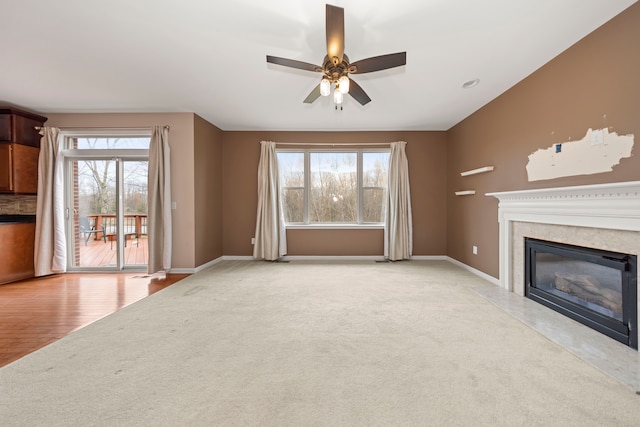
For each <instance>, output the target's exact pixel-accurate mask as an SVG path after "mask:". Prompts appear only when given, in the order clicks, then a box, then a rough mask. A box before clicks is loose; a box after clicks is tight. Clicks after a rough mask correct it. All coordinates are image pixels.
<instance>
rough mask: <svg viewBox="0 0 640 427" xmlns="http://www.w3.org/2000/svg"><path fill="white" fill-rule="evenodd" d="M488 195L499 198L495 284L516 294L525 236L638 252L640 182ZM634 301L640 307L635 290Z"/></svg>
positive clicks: (639, 316) (522, 284) (521, 283)
mask: <svg viewBox="0 0 640 427" xmlns="http://www.w3.org/2000/svg"><path fill="white" fill-rule="evenodd" d="M487 196H492V197H495V198H497V199H498V200H499V204H498V223H499V224H498V225H499V242H498V243H499V282H500V286H501V287H502V288H504V289H505V290H507V291H510V292H513V293H515V294H517V295H521V296H523V297H525V293H526V278H525V273H526V271H525V258H526V256H525V243H524V241H525V238H526V237H530V238H534V239H538V240H547V241H553V242H560V243H564V244H567V245H573V246H579V247H583V248H587V247H588V248H600V249H602V250H604V251H609V252H617V253H620V254H629V255H631V256H636V259H637V257H640V181H632V182H618V183H610V184H596V185H584V186H575V187H557V188H544V189H542V188H541V189H535V190H518V191H507V192H501V193H489V194H487ZM636 270H637V268H636ZM638 274H640V273H636V276H635V277H636V278H635V283H636V285H637V283H638V282H640V277H639V276H638ZM636 292H637V291H636ZM638 294H640V293H638ZM627 299H633V297H632V296H630V297H629V298H627ZM635 306H636V307H638V306H640V295H638V296H637V297H636V303H635ZM636 311H637V313H636V317H635V319H633V318H631V319H629V326H631V329H635V328H636V325H639V324H640V313H638V312H640V310H636ZM630 316H631V317H633V315H630ZM636 339H637V338H636ZM614 344H615V343H614ZM621 345H622V344H621ZM628 348H631V347H628Z"/></svg>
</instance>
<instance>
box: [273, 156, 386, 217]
mask: <svg viewBox="0 0 640 427" xmlns="http://www.w3.org/2000/svg"><path fill="white" fill-rule="evenodd" d="M277 155H278V166H279V174H280V188H281V191H282V199H283V209H284V216H285V222H286V224H287V225H322V224H346V225H379V224H382V223H383V222H384V214H385V209H384V207H385V206H384V202H385V200H386V191H387V170H388V163H389V151H388V150H371V149H359V150H353V149H351V150H331V151H328V150H278V153H277Z"/></svg>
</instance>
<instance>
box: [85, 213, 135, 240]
mask: <svg viewBox="0 0 640 427" xmlns="http://www.w3.org/2000/svg"><path fill="white" fill-rule="evenodd" d="M87 218H88V219H89V224H91V226H92V227H95V229H96V230H102V232H103V233H104V234H106V236H108V237H109V236H115V234H116V216H115V215H109V214H98V215H87ZM123 231H124V235H125V236H131V235H133V236H135V237H140V236H146V235H147V215H139V214H130V215H125V216H124V230H123ZM104 234H101V233H96V236H95V239H96V240H98V239H103V238H104V237H103V236H104Z"/></svg>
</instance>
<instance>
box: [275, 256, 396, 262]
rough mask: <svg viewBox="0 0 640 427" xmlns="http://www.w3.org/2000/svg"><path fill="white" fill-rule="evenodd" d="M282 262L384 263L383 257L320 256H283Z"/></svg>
mask: <svg viewBox="0 0 640 427" xmlns="http://www.w3.org/2000/svg"><path fill="white" fill-rule="evenodd" d="M282 260H283V261H384V257H383V256H377V255H371V256H367V255H362V256H347V255H345V256H334V255H328V256H320V255H285V256H283V257H282Z"/></svg>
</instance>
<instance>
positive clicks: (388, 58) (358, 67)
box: [349, 52, 407, 74]
mask: <svg viewBox="0 0 640 427" xmlns="http://www.w3.org/2000/svg"><path fill="white" fill-rule="evenodd" d="M406 64H407V52H398V53H390V54H388V55H380V56H373V57H371V58H366V59H361V60H360V61H356V62H353V63H352V64H351V67H355V70H354V71H351V70H349V73H351V74H356V73H357V74H362V73H371V72H373V71H380V70H386V69H388V68H394V67H400V66H401V65H406Z"/></svg>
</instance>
